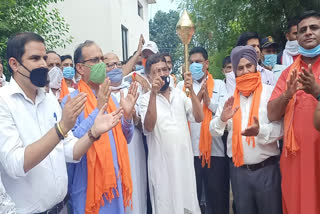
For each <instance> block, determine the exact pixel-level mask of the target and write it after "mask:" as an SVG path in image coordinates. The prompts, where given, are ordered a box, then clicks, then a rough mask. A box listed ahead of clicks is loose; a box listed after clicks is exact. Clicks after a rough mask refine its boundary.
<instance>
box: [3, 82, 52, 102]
mask: <svg viewBox="0 0 320 214" xmlns="http://www.w3.org/2000/svg"><path fill="white" fill-rule="evenodd" d="M9 87H10V90H8V94H9V95H14V94H21V95H22V96H23V97H24V99H26V100H28V101H29V102H32V100H31V99H29V98H28V97H27V95H26V94H25V93H24V91H23V90H22V88H21V87H20V86H19V85H18V83H17V82H16V81H15V79H14V78H13V77H11V79H10V84H9ZM45 96H46V91H45V89H44V88H38V89H37V96H36V102H35V103H40V102H41V101H42V100H43V99H44V98H45ZM32 103H33V102H32Z"/></svg>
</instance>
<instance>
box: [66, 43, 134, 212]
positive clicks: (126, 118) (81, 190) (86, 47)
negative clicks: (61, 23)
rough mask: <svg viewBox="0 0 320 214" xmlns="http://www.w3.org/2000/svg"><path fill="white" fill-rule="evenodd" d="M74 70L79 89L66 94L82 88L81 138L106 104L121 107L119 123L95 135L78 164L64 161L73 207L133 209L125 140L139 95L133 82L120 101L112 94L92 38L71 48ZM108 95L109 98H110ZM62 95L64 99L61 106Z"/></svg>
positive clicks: (77, 128) (81, 209)
mask: <svg viewBox="0 0 320 214" xmlns="http://www.w3.org/2000/svg"><path fill="white" fill-rule="evenodd" d="M74 62H75V66H76V70H77V72H78V73H79V74H81V80H80V81H79V84H78V89H77V90H75V91H74V92H72V93H70V96H71V97H74V96H76V95H77V94H78V93H81V92H83V93H86V94H87V101H86V104H85V109H84V110H83V111H82V112H81V114H80V115H79V116H78V118H77V121H76V124H75V127H74V128H73V134H74V135H75V136H77V137H81V136H82V135H83V134H84V133H85V132H86V130H88V129H90V128H91V126H92V124H93V123H92V122H93V121H94V118H95V117H96V116H97V112H98V111H99V109H100V108H101V106H103V103H106V102H107V103H108V109H107V112H108V113H110V112H112V111H114V110H115V109H117V108H119V107H120V106H121V108H122V109H123V117H122V119H121V123H119V124H118V125H117V126H115V127H114V128H113V129H112V130H110V131H109V132H108V133H105V134H103V135H101V137H100V138H97V139H95V141H94V143H93V145H92V146H91V147H90V148H89V150H88V152H87V153H86V155H84V156H83V158H82V159H81V161H80V163H77V164H68V175H69V193H70V198H71V199H70V200H71V206H72V209H73V212H74V213H76V214H83V213H86V214H87V213H92V214H98V213H117V214H124V213H125V209H130V208H131V205H132V204H131V199H132V180H131V172H130V163H129V155H128V148H127V143H129V142H130V141H131V138H132V134H133V128H134V127H133V123H132V113H133V108H134V105H135V102H136V100H137V98H138V94H137V93H136V91H137V85H136V83H133V84H132V86H131V87H130V89H129V91H128V94H127V96H126V97H125V98H124V96H123V93H121V95H120V97H121V98H120V104H119V103H118V102H117V101H116V99H115V98H114V97H113V96H110V92H111V90H110V89H109V82H110V81H109V80H108V79H106V64H105V63H104V62H103V55H102V51H101V49H100V47H99V46H98V45H96V44H95V43H94V42H93V41H85V42H84V43H82V44H80V45H79V46H78V47H77V49H76V50H75V53H74ZM109 96H110V98H109ZM64 102H65V98H64V100H63V102H62V106H63V105H64Z"/></svg>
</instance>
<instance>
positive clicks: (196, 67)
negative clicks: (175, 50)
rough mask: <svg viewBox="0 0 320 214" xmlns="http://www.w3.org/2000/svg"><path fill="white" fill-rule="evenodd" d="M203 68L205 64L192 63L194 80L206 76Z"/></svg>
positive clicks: (191, 68)
mask: <svg viewBox="0 0 320 214" xmlns="http://www.w3.org/2000/svg"><path fill="white" fill-rule="evenodd" d="M202 68H203V65H202V64H201V63H196V62H194V63H192V64H191V65H190V67H189V69H190V72H191V75H192V79H193V80H200V79H201V78H202V77H203V76H204V73H203V71H202Z"/></svg>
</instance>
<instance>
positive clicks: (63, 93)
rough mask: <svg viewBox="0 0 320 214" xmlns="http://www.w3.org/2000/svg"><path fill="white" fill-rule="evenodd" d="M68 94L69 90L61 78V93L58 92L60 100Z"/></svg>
mask: <svg viewBox="0 0 320 214" xmlns="http://www.w3.org/2000/svg"><path fill="white" fill-rule="evenodd" d="M68 94H69V89H68V85H67V83H66V80H65V79H64V78H62V81H61V91H60V97H59V98H60V99H63V98H64V97H65V96H67V95H68Z"/></svg>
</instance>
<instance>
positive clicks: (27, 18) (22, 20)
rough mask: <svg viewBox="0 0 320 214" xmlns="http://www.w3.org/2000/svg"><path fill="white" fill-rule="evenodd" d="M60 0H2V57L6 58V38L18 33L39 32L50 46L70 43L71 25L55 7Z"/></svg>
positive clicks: (63, 45) (48, 46)
mask: <svg viewBox="0 0 320 214" xmlns="http://www.w3.org/2000/svg"><path fill="white" fill-rule="evenodd" d="M58 1H63V0H27V1H26V0H1V4H0V56H1V57H2V58H5V52H6V43H7V40H8V38H9V37H10V36H12V35H13V34H15V33H18V32H26V31H29V32H35V33H38V34H40V35H41V36H42V37H44V39H45V41H46V46H47V48H48V49H52V48H54V47H65V46H66V44H68V43H70V42H71V41H72V37H71V36H69V35H68V32H69V25H68V24H67V23H66V21H65V19H64V18H63V17H62V16H61V15H60V13H59V12H58V10H57V9H56V8H54V7H53V4H54V3H57V2H58ZM4 67H6V66H4Z"/></svg>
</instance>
